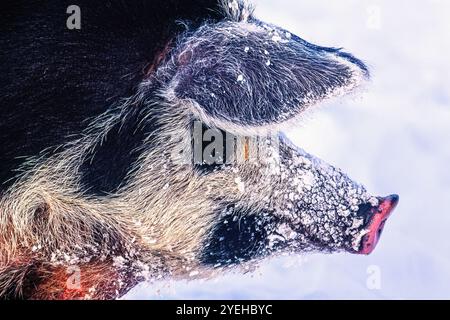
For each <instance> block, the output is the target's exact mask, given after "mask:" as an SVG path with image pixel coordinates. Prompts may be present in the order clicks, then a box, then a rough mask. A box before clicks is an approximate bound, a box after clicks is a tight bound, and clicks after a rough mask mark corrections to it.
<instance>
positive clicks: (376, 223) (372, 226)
mask: <svg viewBox="0 0 450 320" xmlns="http://www.w3.org/2000/svg"><path fill="white" fill-rule="evenodd" d="M398 200H399V197H398V196H397V195H391V196H388V197H386V198H382V199H380V204H379V205H378V207H376V208H373V209H372V212H371V213H370V214H371V215H372V217H371V219H370V221H369V224H368V229H369V232H368V233H367V234H366V235H365V236H364V237H363V239H362V243H361V249H360V250H359V251H358V253H360V254H370V253H371V252H372V251H373V250H374V249H375V246H376V245H377V243H378V240H379V239H380V236H381V233H382V232H383V228H384V224H385V223H386V220H387V218H389V216H390V215H391V213H392V211H393V210H394V209H395V207H396V206H397V203H398Z"/></svg>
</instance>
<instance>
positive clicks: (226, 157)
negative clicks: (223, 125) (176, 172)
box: [192, 123, 251, 173]
mask: <svg viewBox="0 0 450 320" xmlns="http://www.w3.org/2000/svg"><path fill="white" fill-rule="evenodd" d="M192 137H193V139H192V150H193V162H194V167H195V168H196V170H198V171H200V172H202V173H208V172H211V171H215V170H219V169H221V168H224V167H226V166H230V165H233V164H236V163H237V162H238V161H239V160H240V161H241V162H246V161H249V159H250V152H251V151H250V138H249V137H240V142H239V143H238V139H237V137H236V136H235V135H233V134H231V133H229V132H227V131H225V130H222V129H217V128H211V127H208V126H207V125H205V124H203V123H202V124H201V125H200V124H199V123H196V124H194V128H193V134H192ZM238 159H239V160H238Z"/></svg>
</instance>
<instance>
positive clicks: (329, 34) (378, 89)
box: [126, 0, 450, 299]
mask: <svg viewBox="0 0 450 320" xmlns="http://www.w3.org/2000/svg"><path fill="white" fill-rule="evenodd" d="M257 4H258V7H257V10H256V14H257V16H258V17H259V18H261V19H263V20H265V21H270V22H272V23H275V24H278V25H280V26H283V27H285V28H286V29H288V30H290V31H292V32H293V33H295V34H297V35H299V36H300V37H303V38H304V39H306V40H308V41H311V42H313V43H316V44H321V45H327V46H336V47H344V48H345V49H346V50H347V51H349V52H352V53H354V54H355V55H356V56H357V57H360V58H362V59H363V60H364V61H366V62H367V63H368V65H369V66H370V67H371V70H372V74H373V80H372V82H371V83H370V84H369V86H368V91H367V92H366V93H364V94H363V95H362V97H361V98H358V99H357V100H355V99H351V100H343V101H341V102H339V103H334V104H333V105H327V106H325V107H323V108H320V109H319V110H318V111H317V112H316V113H314V114H313V117H312V118H311V119H309V120H308V121H306V122H305V123H304V125H303V126H302V127H301V128H293V130H291V131H290V132H288V136H289V137H290V138H291V139H292V140H293V141H294V142H295V143H297V144H298V145H299V146H301V147H303V148H304V149H306V150H307V151H309V152H311V153H312V154H314V155H316V156H319V157H320V158H322V159H324V160H326V161H327V162H329V163H332V164H334V165H337V166H338V167H340V168H342V169H344V171H346V172H347V173H349V175H350V176H351V177H353V178H354V179H355V180H356V181H359V182H362V183H363V184H365V186H366V187H367V188H368V190H370V191H372V192H373V193H375V194H378V195H388V194H391V193H398V194H399V195H400V204H399V206H398V208H397V209H396V211H395V212H394V214H393V216H392V217H391V218H390V221H388V223H387V225H386V228H385V230H384V233H383V236H382V237H381V241H380V243H379V244H378V247H377V249H376V250H375V252H374V253H373V254H372V255H370V256H367V257H366V256H356V255H350V254H338V255H321V254H315V255H309V256H304V257H284V258H277V259H272V260H270V261H266V262H263V263H262V264H261V266H260V268H259V269H258V270H257V271H256V272H253V273H249V274H246V275H240V274H230V275H226V276H223V277H221V278H219V279H215V280H209V281H192V282H161V283H157V284H156V285H155V284H153V285H148V284H141V285H139V286H138V287H136V288H135V289H134V290H133V291H132V292H130V293H129V294H128V295H127V296H126V298H130V299H155V298H164V299H166V298H176V299H185V298H187V299H203V298H204V299H222V298H223V299H316V298H320V299H334V298H342V299H351V298H360V299H378V298H387V299H413V298H418V299H431V298H447V299H449V298H450V238H449V236H450V1H447V0H422V1H419V0H414V1H407V0H396V1H388V0H371V1H368V0H339V1H334V0H301V1H299V0H277V1H273V0H259V1H257Z"/></svg>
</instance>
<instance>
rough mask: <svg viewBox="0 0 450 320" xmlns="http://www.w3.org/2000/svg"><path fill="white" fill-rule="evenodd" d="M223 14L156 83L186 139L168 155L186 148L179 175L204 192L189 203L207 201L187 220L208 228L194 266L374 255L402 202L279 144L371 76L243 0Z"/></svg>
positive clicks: (193, 35) (191, 35)
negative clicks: (315, 109)
mask: <svg viewBox="0 0 450 320" xmlns="http://www.w3.org/2000/svg"><path fill="white" fill-rule="evenodd" d="M224 6H225V11H226V13H227V18H226V19H224V20H223V21H219V22H215V23H206V24H204V25H202V26H201V27H200V28H197V29H195V30H193V31H187V32H186V33H185V34H184V35H182V36H181V37H180V38H179V39H178V41H177V45H176V47H175V49H174V50H173V51H172V53H171V54H170V55H169V58H167V59H166V62H165V64H163V65H162V66H161V67H160V68H159V69H158V70H157V72H156V74H155V76H154V78H153V79H151V80H150V81H149V84H150V85H155V84H154V83H155V82H158V81H159V84H158V85H160V86H161V87H162V88H163V89H162V91H161V92H162V96H163V97H164V99H165V101H166V102H167V105H169V106H171V107H170V108H171V110H173V109H172V108H173V107H174V106H175V107H176V108H177V109H178V110H183V111H182V113H183V116H180V117H179V118H177V119H181V117H183V119H184V120H182V122H183V123H184V127H183V129H182V130H180V131H177V132H176V134H175V135H176V136H177V137H179V136H183V135H186V136H187V138H186V139H184V141H185V142H184V143H182V142H178V143H177V142H175V141H174V142H173V144H172V145H173V146H174V148H175V149H176V148H177V147H176V145H177V144H178V145H180V144H181V145H182V146H183V147H182V148H181V149H183V150H181V151H180V152H176V154H177V155H178V154H182V153H184V155H187V156H188V157H187V158H188V160H189V161H192V163H190V164H192V165H190V164H189V163H187V164H186V163H185V165H184V166H183V168H184V169H183V170H188V171H189V170H192V174H193V175H194V176H195V179H198V180H197V181H198V183H199V186H198V188H199V189H200V190H203V192H201V193H199V194H197V195H196V196H198V197H199V199H192V201H193V203H195V202H196V201H198V203H203V202H205V201H206V202H207V203H210V205H208V206H207V208H201V209H199V210H198V212H197V213H195V214H194V215H193V216H194V217H202V218H198V219H197V218H192V217H191V218H190V221H189V220H187V221H186V223H193V224H197V223H199V225H200V226H201V228H202V236H201V237H200V238H199V239H200V240H199V243H198V244H199V247H198V251H197V252H196V255H195V256H196V258H197V259H199V260H200V261H201V263H206V264H211V265H224V264H225V265H226V264H230V263H238V262H242V261H248V260H251V259H253V258H258V257H262V256H268V255H271V254H274V253H277V252H283V251H284V252H285V251H289V252H293V251H295V252H299V251H311V250H319V251H322V252H334V251H348V252H351V253H360V254H369V253H371V252H372V250H373V249H374V248H375V246H376V244H377V241H378V239H379V237H380V234H381V231H382V229H383V226H384V223H385V221H386V219H387V218H388V216H389V215H390V213H391V211H392V210H393V209H394V207H395V206H396V204H397V202H398V196H395V195H392V196H388V197H376V196H373V195H371V194H369V193H368V192H367V191H366V190H365V188H364V187H363V186H361V185H360V184H358V183H356V182H354V181H352V180H351V179H350V178H349V177H347V175H346V174H344V173H343V172H342V171H340V170H338V169H336V168H334V167H332V166H330V165H328V164H326V163H324V162H323V161H321V160H319V159H317V158H315V157H313V156H311V155H309V154H307V153H305V152H304V151H302V150H300V149H299V148H297V147H295V146H293V145H292V144H291V143H290V142H289V141H288V139H287V138H286V137H285V136H283V135H281V134H279V132H280V131H281V130H282V129H283V128H284V127H286V126H289V125H295V124H296V123H297V122H296V121H297V120H298V119H299V118H301V116H302V114H303V113H304V112H305V111H306V110H308V109H309V108H310V107H311V106H314V105H316V104H318V103H319V102H321V101H323V100H325V99H328V98H332V97H336V96H341V95H344V94H346V93H348V92H350V91H353V90H354V89H355V88H357V87H359V86H360V84H361V83H362V82H364V80H366V79H367V78H368V77H369V73H368V69H367V68H366V66H365V65H364V63H363V62H362V61H360V60H358V59H357V58H355V57H354V56H352V55H351V54H348V53H345V52H343V51H342V50H340V49H334V48H326V47H320V46H316V45H313V44H311V43H308V42H306V41H305V40H302V39H301V38H299V37H298V36H296V35H294V34H292V33H290V32H288V31H286V30H284V29H281V28H279V27H276V26H273V25H269V24H266V23H264V22H261V21H260V20H258V19H256V18H254V17H253V16H252V13H251V10H250V9H249V7H248V6H246V5H245V4H243V3H241V2H237V1H230V2H226V3H225V4H224ZM171 112H172V115H173V114H177V113H178V114H180V111H171ZM169 122H170V124H171V125H173V124H174V121H169ZM177 125H179V124H177ZM180 141H181V140H180ZM177 150H178V149H177ZM172 153H174V152H172ZM189 161H188V162H189ZM175 162H176V161H175ZM175 166H176V165H175ZM179 168H181V166H179ZM177 174H179V172H178V173H177ZM171 185H172V184H169V187H168V188H169V189H171ZM173 187H174V188H176V189H179V186H178V185H177V184H175V185H173ZM210 201H211V202H210ZM205 210H206V211H205ZM205 216H207V217H208V219H205V218H204V217H205ZM188 219H189V218H188ZM202 224H204V225H202ZM186 235H187V236H190V235H189V233H186Z"/></svg>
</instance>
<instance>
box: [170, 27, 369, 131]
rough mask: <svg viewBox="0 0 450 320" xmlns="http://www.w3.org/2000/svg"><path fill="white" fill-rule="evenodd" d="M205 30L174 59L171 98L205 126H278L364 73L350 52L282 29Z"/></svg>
mask: <svg viewBox="0 0 450 320" xmlns="http://www.w3.org/2000/svg"><path fill="white" fill-rule="evenodd" d="M206 28H207V27H203V29H200V30H199V31H198V32H197V33H196V34H194V35H193V37H192V38H191V39H190V40H189V41H187V43H185V44H184V48H183V49H182V50H181V51H180V52H178V53H177V55H176V56H175V63H176V64H177V68H178V72H177V75H176V76H175V78H174V82H173V83H172V84H173V86H172V89H173V95H174V96H175V98H177V99H181V100H182V101H183V102H185V103H186V102H187V103H188V104H190V105H191V107H192V111H193V113H194V114H195V115H197V116H198V117H199V118H200V119H201V120H202V121H204V122H205V123H206V124H210V125H214V126H217V127H219V128H222V129H224V130H228V131H238V132H245V133H247V132H255V130H256V131H261V130H263V131H264V130H280V129H282V125H283V124H287V123H289V122H290V120H296V119H298V118H299V117H300V116H301V115H302V114H303V112H304V111H305V110H307V109H308V107H309V106H311V105H314V104H316V103H317V102H318V101H321V100H323V99H325V98H328V97H332V96H337V95H340V94H342V93H346V92H347V91H349V90H351V89H353V88H354V87H356V86H357V85H358V84H359V83H360V82H361V80H362V79H364V78H365V76H367V69H365V66H364V65H363V64H362V62H360V61H359V60H357V59H356V58H354V57H353V56H351V55H349V54H346V53H342V52H341V51H339V50H337V49H330V48H323V47H317V46H314V45H311V44H309V43H307V42H305V41H303V40H301V39H294V37H293V36H292V37H291V36H290V35H289V36H288V35H287V34H288V33H285V32H283V33H280V32H278V33H276V34H277V36H278V37H279V39H278V38H276V39H275V37H276V36H275V35H273V34H274V33H272V34H271V33H269V32H266V31H264V30H265V29H263V28H261V27H259V26H252V25H250V24H247V25H246V26H242V25H237V24H235V25H233V24H226V25H224V26H221V27H220V28H219V27H218V28H216V29H215V28H209V30H208V29H206ZM242 28H246V31H241V30H240V29H242ZM248 30H250V31H248ZM261 30H263V31H261ZM239 32H244V34H245V36H242V35H241V34H239ZM233 33H236V34H237V36H235V35H234V34H233ZM288 37H289V38H288Z"/></svg>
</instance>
